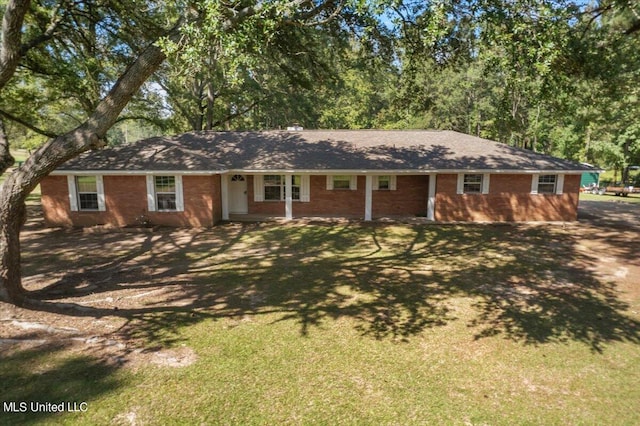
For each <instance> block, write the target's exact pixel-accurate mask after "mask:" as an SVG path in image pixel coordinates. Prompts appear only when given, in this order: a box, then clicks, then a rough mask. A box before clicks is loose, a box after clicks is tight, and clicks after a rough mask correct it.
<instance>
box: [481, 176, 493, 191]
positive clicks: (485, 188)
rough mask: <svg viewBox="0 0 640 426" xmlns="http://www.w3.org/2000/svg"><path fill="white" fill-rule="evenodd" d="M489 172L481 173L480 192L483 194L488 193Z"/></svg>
mask: <svg viewBox="0 0 640 426" xmlns="http://www.w3.org/2000/svg"><path fill="white" fill-rule="evenodd" d="M490 176H491V174H489V173H485V174H483V175H482V193H483V194H488V193H489V179H490Z"/></svg>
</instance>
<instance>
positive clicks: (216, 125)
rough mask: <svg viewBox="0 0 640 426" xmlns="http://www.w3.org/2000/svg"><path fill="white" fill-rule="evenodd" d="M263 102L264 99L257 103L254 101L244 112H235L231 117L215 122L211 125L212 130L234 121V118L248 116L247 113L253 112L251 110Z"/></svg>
mask: <svg viewBox="0 0 640 426" xmlns="http://www.w3.org/2000/svg"><path fill="white" fill-rule="evenodd" d="M261 100H262V99H259V100H256V101H253V102H252V103H251V104H250V105H249V106H248V107H246V108H245V109H243V110H242V111H238V112H234V113H233V114H229V115H227V116H226V117H224V118H223V119H221V120H218V121H214V122H213V123H212V124H211V128H214V127H218V126H220V125H221V124H222V123H224V122H225V121H229V120H233V119H234V118H236V117H240V116H242V115H244V114H246V113H247V112H249V111H251V108H253V107H254V106H256V105H258V104H259V103H260V101H261Z"/></svg>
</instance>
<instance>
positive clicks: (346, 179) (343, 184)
mask: <svg viewBox="0 0 640 426" xmlns="http://www.w3.org/2000/svg"><path fill="white" fill-rule="evenodd" d="M332 179H333V189H351V176H349V175H335V176H333V177H332Z"/></svg>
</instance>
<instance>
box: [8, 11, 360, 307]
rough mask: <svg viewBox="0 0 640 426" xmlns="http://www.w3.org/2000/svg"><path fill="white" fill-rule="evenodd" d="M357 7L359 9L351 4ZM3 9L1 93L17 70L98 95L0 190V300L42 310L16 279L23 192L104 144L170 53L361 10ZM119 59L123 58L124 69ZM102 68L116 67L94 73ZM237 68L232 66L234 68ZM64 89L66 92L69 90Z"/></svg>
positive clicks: (259, 38) (229, 53)
mask: <svg viewBox="0 0 640 426" xmlns="http://www.w3.org/2000/svg"><path fill="white" fill-rule="evenodd" d="M169 3H171V2H169ZM354 4H356V6H355V7H357V2H354ZM3 9H4V10H3V12H4V13H3V20H2V39H1V46H0V93H2V91H4V90H5V89H6V87H7V85H8V84H9V83H10V82H11V80H12V78H13V79H15V78H16V74H17V73H24V74H25V75H37V76H38V78H41V77H42V76H43V75H44V76H47V82H49V83H50V82H52V81H53V82H55V81H67V82H73V81H74V78H75V79H76V80H75V81H77V82H78V84H80V82H81V81H82V82H84V83H87V80H89V83H92V87H93V88H94V92H93V94H94V95H95V94H96V93H97V94H98V96H96V97H93V98H92V97H91V96H89V97H86V98H85V99H83V100H79V105H80V108H81V109H84V112H85V114H86V115H85V118H84V120H83V121H82V122H81V123H79V124H78V125H76V126H74V127H73V128H71V129H68V130H66V131H65V132H63V133H61V134H55V135H53V134H51V135H49V136H51V137H50V138H49V139H48V140H47V142H46V143H44V144H43V145H42V146H41V147H39V148H38V149H37V150H35V151H34V152H33V154H31V155H30V156H29V158H28V159H27V160H26V161H25V162H24V164H23V165H22V166H20V167H19V168H17V169H15V170H13V171H12V172H11V173H10V174H9V175H8V176H7V178H6V180H5V181H4V182H3V183H2V185H1V186H0V300H2V301H5V302H9V303H13V304H17V305H22V306H34V305H36V306H37V305H40V304H41V303H39V302H38V301H37V300H33V299H32V298H30V297H29V294H28V292H27V291H25V289H24V288H23V286H22V283H21V269H20V230H21V227H22V226H23V224H24V222H25V219H26V208H25V199H26V197H27V195H28V194H29V193H30V192H31V191H32V190H33V189H34V188H35V186H36V185H37V184H38V183H39V182H40V181H41V179H42V178H43V177H44V176H46V175H47V174H48V173H50V172H51V171H52V170H54V169H55V168H56V167H58V166H59V165H61V164H62V163H64V162H65V161H67V160H69V159H71V158H73V157H75V156H77V155H79V154H80V153H82V152H85V151H88V150H91V149H100V148H101V147H103V146H104V145H105V136H106V134H107V131H108V130H109V129H110V128H111V127H112V126H113V125H114V123H115V122H116V120H117V119H118V116H119V115H120V113H121V112H122V111H123V109H124V108H125V107H126V106H127V104H128V103H129V102H130V101H131V100H132V98H133V97H134V95H135V94H136V93H137V92H138V91H139V89H140V88H141V86H142V85H143V84H144V83H145V82H146V81H147V80H148V79H149V78H150V76H151V75H152V74H153V73H154V72H155V71H156V70H157V69H158V68H159V67H160V66H161V64H162V63H163V62H164V61H165V60H166V59H167V55H175V56H176V57H180V58H181V60H182V61H193V62H197V61H198V60H199V56H200V52H201V51H202V48H203V46H207V45H209V44H217V45H220V46H221V47H222V54H223V55H226V57H228V58H234V57H235V58H238V57H241V56H238V55H235V53H236V52H238V51H240V46H243V45H245V44H254V45H257V44H259V43H264V44H268V43H270V42H271V40H273V39H274V38H275V37H274V35H276V34H277V33H278V32H279V31H282V30H283V28H285V27H287V26H294V27H295V26H322V25H325V24H326V23H328V22H332V21H334V20H335V19H337V18H339V17H342V16H347V15H351V16H356V15H357V14H358V10H356V9H355V8H354V7H351V5H350V4H349V2H345V1H334V0H326V1H312V0H271V1H253V0H245V1H239V2H221V1H207V2H177V3H176V4H172V5H167V4H166V2H152V1H138V0H114V1H110V0H105V1H99V2H82V1H77V2H69V1H66V0H59V2H55V1H48V0H41V2H35V1H34V2H31V1H29V0H9V1H8V2H6V4H5V5H4V8H3ZM344 28H347V26H345V27H344ZM78 37H80V38H81V39H82V40H78ZM105 55H116V56H118V59H119V61H116V62H113V61H108V60H107V59H106V58H105ZM128 58H130V59H129V60H128V61H127V59H128ZM123 61H127V62H128V63H126V66H125V67H122V65H123ZM106 63H109V64H111V65H113V67H114V68H115V70H109V72H106V71H107V70H104V69H101V66H103V67H104V64H106ZM241 65H242V64H241V63H233V64H232V66H234V67H238V68H239V67H240V66H241ZM114 71H115V72H116V73H118V74H119V75H118V76H117V79H114V80H113V81H111V80H109V78H108V75H112V74H113V72H114ZM100 76H107V78H104V79H101V78H100ZM56 79H59V80H56ZM66 87H67V90H71V91H72V89H71V88H70V86H69V85H66ZM60 90H62V91H64V90H65V85H60ZM7 117H9V118H13V119H16V120H20V117H15V116H13V115H10V114H0V160H1V163H0V164H1V166H2V167H1V168H0V172H5V171H6V170H7V168H8V167H9V166H10V165H11V164H13V159H12V158H11V154H10V152H9V140H8V138H7V136H6V133H5V132H4V125H3V124H2V120H4V119H7ZM23 124H25V125H29V123H27V122H25V123H23ZM33 127H34V129H35V126H33ZM35 130H38V129H35ZM42 133H46V132H42Z"/></svg>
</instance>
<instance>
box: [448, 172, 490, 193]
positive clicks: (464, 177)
mask: <svg viewBox="0 0 640 426" xmlns="http://www.w3.org/2000/svg"><path fill="white" fill-rule="evenodd" d="M490 177H491V176H490V174H489V173H460V174H458V188H457V191H456V193H457V194H488V193H489V178H490Z"/></svg>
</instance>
